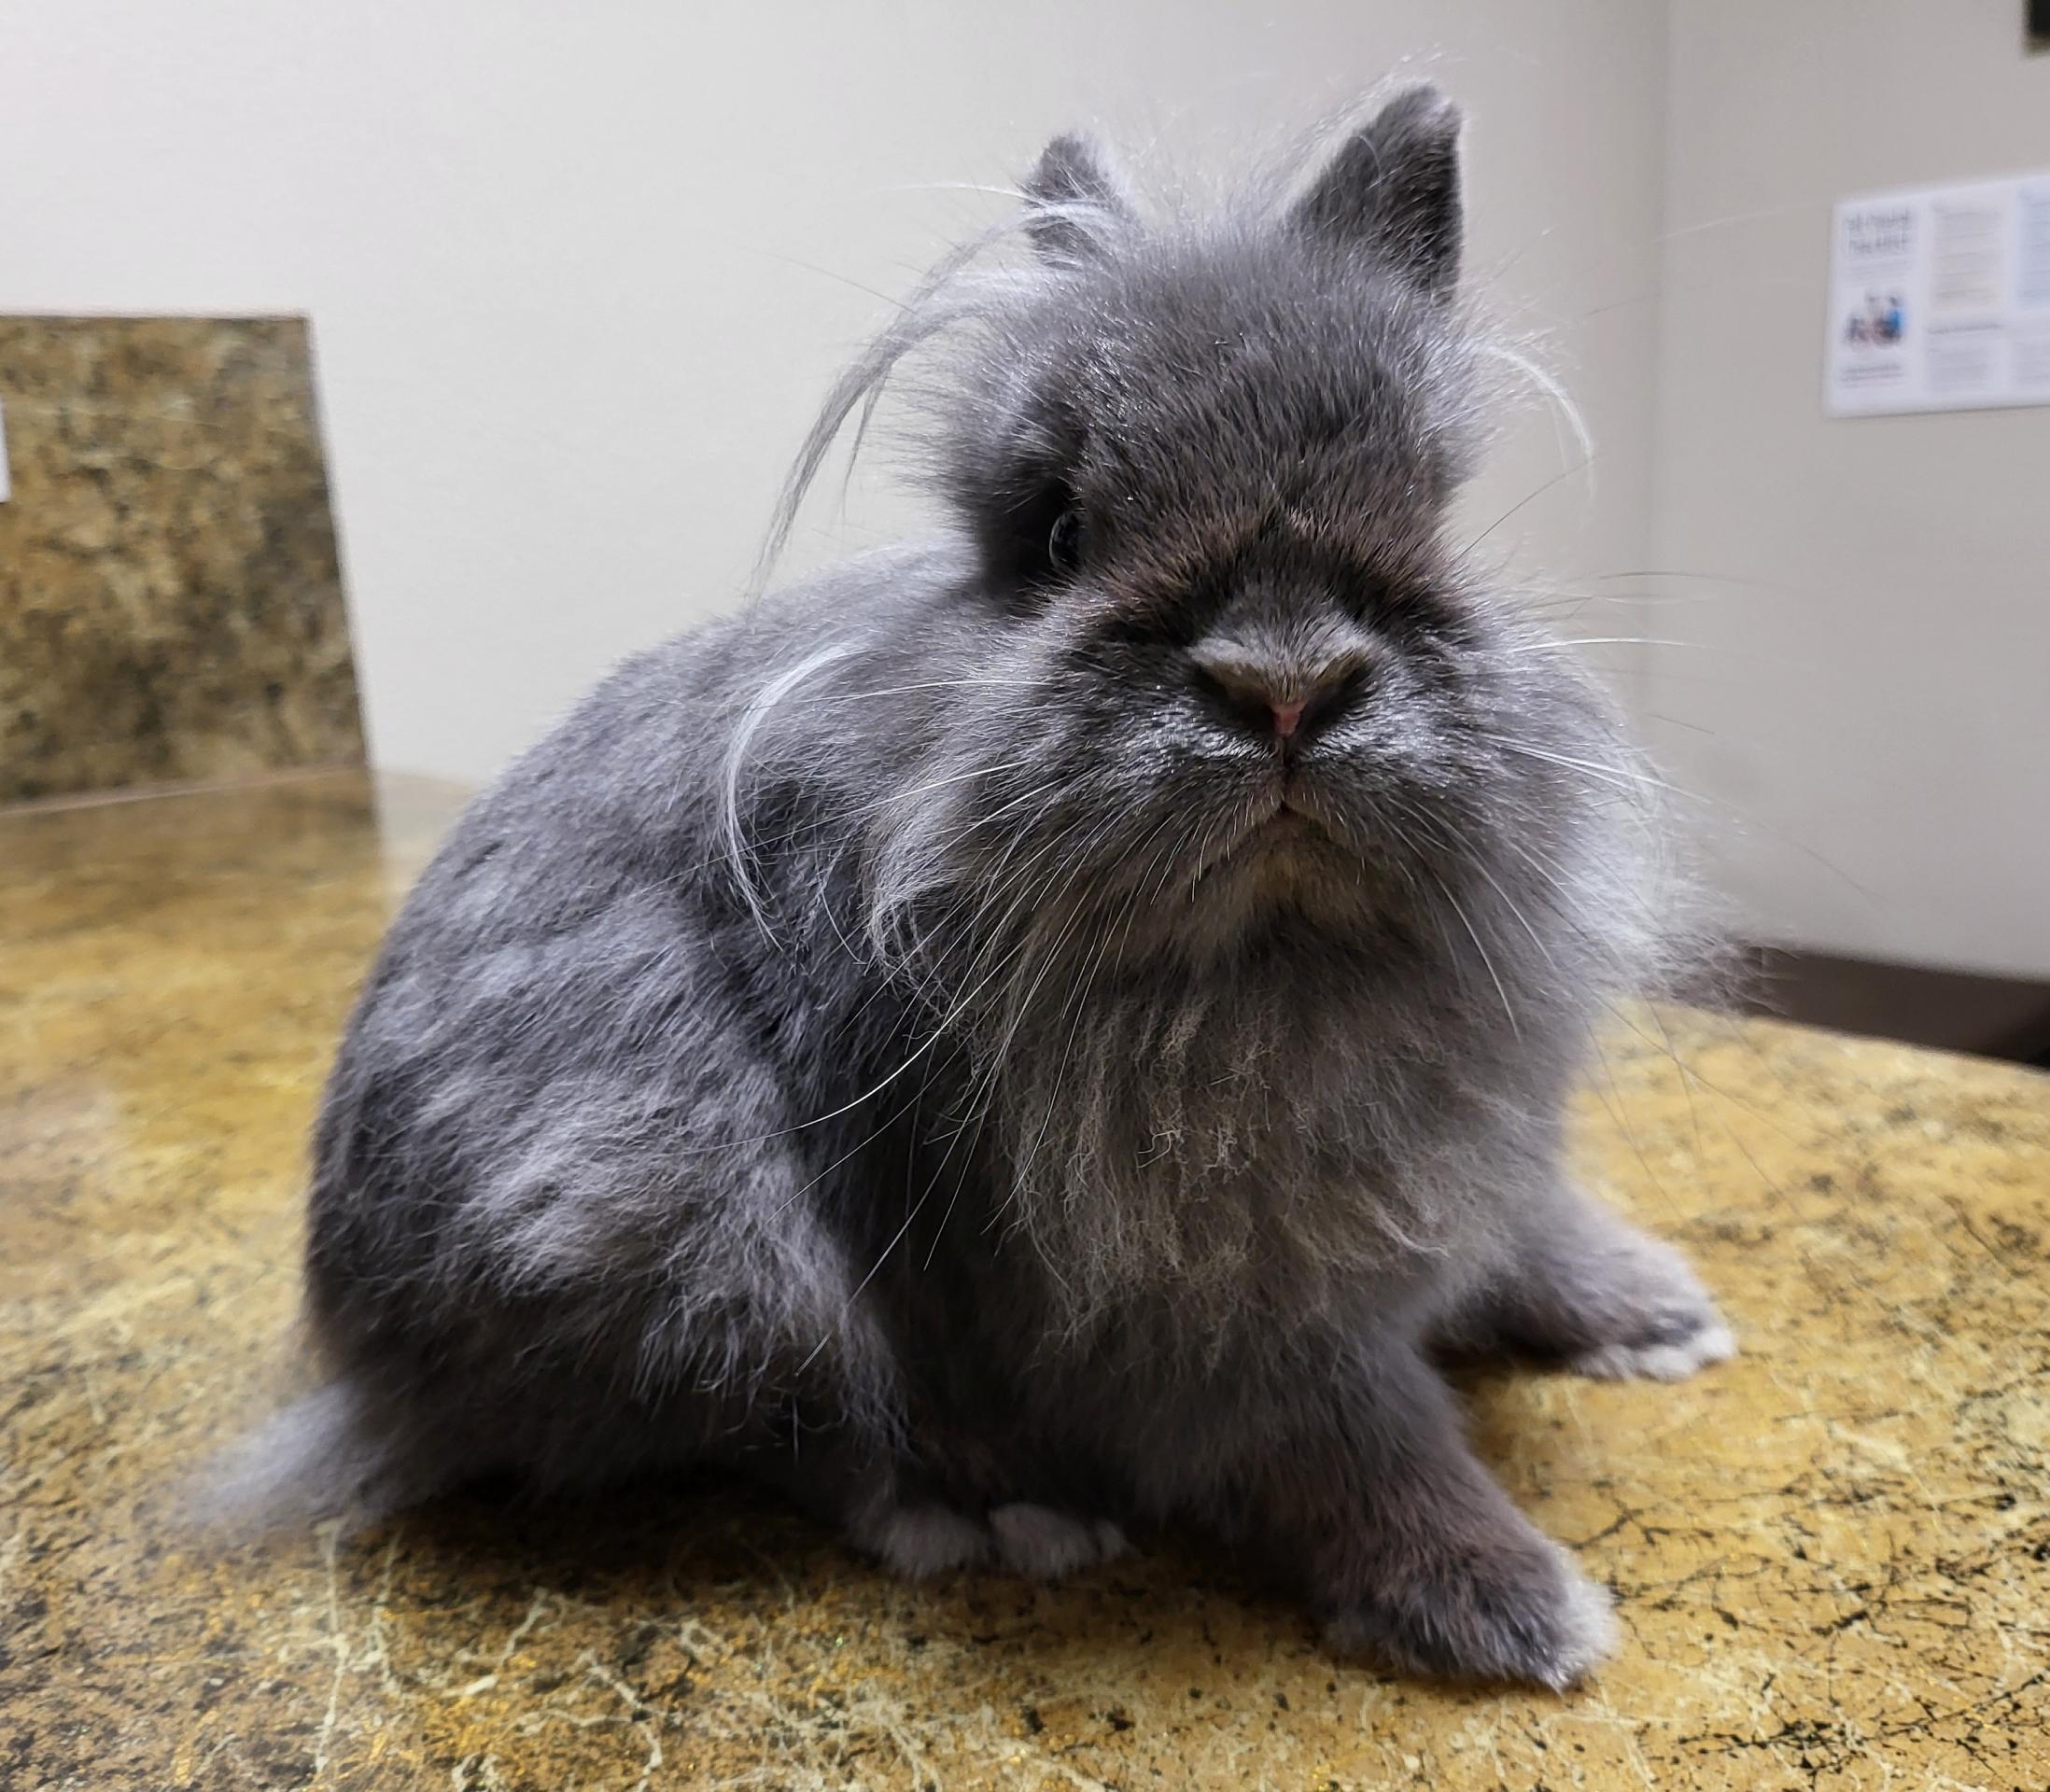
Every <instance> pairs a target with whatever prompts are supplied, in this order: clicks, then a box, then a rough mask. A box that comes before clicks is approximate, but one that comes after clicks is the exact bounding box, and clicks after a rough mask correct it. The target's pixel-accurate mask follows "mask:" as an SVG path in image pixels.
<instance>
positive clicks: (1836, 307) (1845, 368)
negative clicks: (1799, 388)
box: [1822, 172, 2050, 417]
mask: <svg viewBox="0 0 2050 1792" xmlns="http://www.w3.org/2000/svg"><path fill="white" fill-rule="evenodd" d="M1823 353H1824V361H1823V366H1824V369H1825V370H1826V371H1825V373H1824V379H1823V394H1822V402H1823V409H1824V410H1825V411H1827V412H1828V413H1829V414H1830V415H1831V416H1832V417H1856V416H1871V415H1874V414H1877V413H1884V412H1893V411H1973V410H1978V409H1980V408H1982V407H1985V406H1988V405H2011V404H2050V172H2046V173H2043V174H2040V175H2024V176H2022V177H2021V178H2019V179H2015V180H1994V181H1981V182H1977V183H1975V184H1973V185H1972V186H1969V187H1929V188H1922V189H1917V190H1915V191H1911V192H1901V193H1882V194H1877V195H1874V197H1872V198H1869V199H1850V200H1846V201H1845V202H1844V203H1842V204H1840V205H1839V206H1837V208H1836V220H1835V227H1834V236H1833V238H1832V247H1831V254H1830V318H1829V342H1828V344H1827V346H1826V347H1825V349H1824V351H1823Z"/></svg>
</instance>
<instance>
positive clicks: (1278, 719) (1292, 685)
mask: <svg viewBox="0 0 2050 1792" xmlns="http://www.w3.org/2000/svg"><path fill="white" fill-rule="evenodd" d="M1195 662H1196V677H1197V681H1198V683H1199V684H1200V685H1201V687H1202V689H1203V690H1204V691H1205V692H1206V693H1208V695H1209V696H1210V698H1211V700H1212V702H1213V704H1214V705H1215V707H1217V708H1219V709H1221V710H1222V711H1223V712H1224V713H1225V714H1226V715H1227V716H1229V718H1230V720H1231V721H1234V722H1236V723H1237V724H1238V725H1239V726H1241V727H1243V728H1245V729H1247V730H1249V731H1251V732H1253V733H1256V734H1260V735H1268V736H1270V737H1271V739H1273V740H1276V741H1278V742H1280V744H1281V745H1282V747H1283V748H1284V749H1287V750H1291V751H1292V750H1294V749H1296V748H1298V747H1299V746H1301V745H1302V743H1303V740H1304V739H1305V738H1306V737H1307V735H1309V733H1310V732H1311V730H1312V729H1313V728H1314V727H1317V726H1319V725H1321V724H1322V723H1324V722H1326V721H1329V720H1330V719H1331V718H1332V716H1334V715H1335V714H1336V713H1337V711H1338V710H1339V709H1340V708H1341V707H1343V705H1344V702H1345V699H1346V693H1347V692H1348V691H1349V690H1350V688H1351V687H1352V684H1353V682H1354V679H1355V673H1356V671H1357V670H1358V663H1357V661H1356V660H1355V659H1352V658H1347V657H1337V658H1333V659H1332V660H1330V661H1328V662H1327V663H1326V664H1323V665H1314V666H1308V667H1303V666H1280V665H1272V664H1271V663H1266V662H1260V661H1256V660H1254V659H1252V658H1251V657H1249V656H1245V655H1242V654H1239V653H1233V652H1230V651H1221V650H1220V651H1198V652H1197V654H1196V655H1195Z"/></svg>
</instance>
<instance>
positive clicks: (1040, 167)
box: [1025, 131, 1138, 266]
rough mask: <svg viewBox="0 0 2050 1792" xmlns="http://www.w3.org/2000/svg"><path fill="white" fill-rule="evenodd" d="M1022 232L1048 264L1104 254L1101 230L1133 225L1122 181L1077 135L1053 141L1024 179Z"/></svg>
mask: <svg viewBox="0 0 2050 1792" xmlns="http://www.w3.org/2000/svg"><path fill="white" fill-rule="evenodd" d="M1025 206H1026V218H1025V229H1026V231H1027V232H1028V233H1029V234H1030V235H1031V237H1032V245H1033V246H1034V247H1035V248H1037V249H1038V250H1039V252H1040V254H1042V255H1043V256H1045V257H1046V259H1048V260H1049V261H1059V262H1064V263H1066V264H1068V265H1070V266H1074V265H1078V264H1080V263H1082V262H1084V261H1088V260H1091V259H1094V258H1095V257H1097V256H1099V255H1101V254H1102V248H1103V238H1104V236H1105V234H1106V231H1105V227H1106V226H1110V227H1113V228H1115V227H1116V226H1118V225H1124V224H1130V223H1134V222H1136V221H1137V218H1138V214H1137V212H1136V211H1134V209H1133V207H1132V203H1131V201H1130V198H1129V197H1128V196H1127V195H1126V192H1125V188H1124V183H1123V182H1122V181H1120V180H1119V179H1118V178H1117V177H1116V175H1113V174H1112V173H1111V171H1110V168H1109V166H1108V164H1107V163H1106V162H1105V161H1104V160H1103V155H1102V151H1101V150H1100V149H1098V147H1096V145H1095V144H1094V143H1092V142H1091V141H1090V140H1089V139H1088V137H1086V136H1083V135H1082V134H1081V133H1079V132H1074V131H1070V132H1066V133H1063V134H1061V135H1060V136H1058V137H1056V138H1055V139H1054V140H1053V141H1052V142H1051V143H1049V144H1048V145H1047V146H1046V149H1045V150H1044V151H1043V152H1042V153H1041V155H1040V158H1039V161H1038V162H1037V163H1036V164H1035V165H1034V167H1033V169H1032V173H1031V174H1030V175H1026V177H1025Z"/></svg>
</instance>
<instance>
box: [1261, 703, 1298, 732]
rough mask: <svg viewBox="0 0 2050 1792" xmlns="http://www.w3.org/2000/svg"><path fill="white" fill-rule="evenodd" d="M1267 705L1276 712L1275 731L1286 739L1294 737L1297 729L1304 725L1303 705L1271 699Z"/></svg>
mask: <svg viewBox="0 0 2050 1792" xmlns="http://www.w3.org/2000/svg"><path fill="white" fill-rule="evenodd" d="M1267 707H1269V708H1270V709H1271V710H1272V711H1273V712H1274V732H1275V733H1276V734H1277V735H1280V736H1281V737H1282V738H1283V739H1284V740H1288V739H1291V738H1293V737H1294V735H1295V732H1296V730H1297V729H1298V728H1299V727H1300V726H1301V725H1302V711H1303V706H1302V705H1301V704H1300V703H1275V702H1273V701H1271V700H1270V701H1269V703H1268V706H1267Z"/></svg>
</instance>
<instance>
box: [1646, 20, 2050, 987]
mask: <svg viewBox="0 0 2050 1792" xmlns="http://www.w3.org/2000/svg"><path fill="white" fill-rule="evenodd" d="M2021 10H2022V9H2021V7H2020V6H2019V4H2018V3H2017V0H1676V4H1675V6H1674V7H1673V15H1672V29H1671V47H1670V54H1671V62H1670V79H1669V86H1668V94H1667V107H1668V114H1669V117H1668V137H1667V142H1668V159H1667V188H1666V221H1665V229H1666V231H1667V237H1666V246H1665V262H1664V273H1663V280H1662V291H1663V301H1662V307H1661V309H1662V329H1663V339H1662V342H1663V346H1662V366H1661V393H1660V413H1659V424H1658V430H1657V493H1658V497H1657V505H1656V510H1655V513H1654V526H1653V531H1652V553H1651V560H1650V568H1651V569H1653V570H1656V571H1659V572H1661V573H1666V574H1671V573H1679V574H1685V575H1688V576H1686V577H1661V578H1657V579H1651V580H1647V581H1642V584H1641V587H1640V588H1641V589H1642V590H1644V591H1645V592H1647V593H1649V594H1652V595H1653V598H1654V601H1649V602H1647V603H1645V604H1643V605H1641V606H1639V607H1638V608H1637V609H1636V621H1637V622H1638V623H1641V624H1642V625H1643V630H1642V632H1644V633H1646V634H1648V635H1652V636H1661V637H1675V638H1679V639H1684V640H1686V641H1687V642H1689V643H1690V645H1688V646H1685V647H1678V648H1659V649H1652V650H1649V651H1648V652H1647V655H1646V658H1645V663H1644V672H1645V678H1644V682H1643V686H1642V693H1643V705H1644V708H1645V710H1646V712H1647V719H1646V728H1647V731H1648V733H1649V734H1650V738H1651V739H1652V741H1653V743H1654V744H1655V746H1656V748H1657V749H1658V752H1659V754H1660V757H1661V758H1662V759H1663V760H1664V762H1665V763H1666V765H1667V766H1668V767H1669V768H1671V776H1672V777H1674V778H1675V780H1676V781H1677V782H1678V783H1681V784H1683V785H1687V786H1689V787H1690V788H1692V789H1693V790H1696V791H1701V792H1704V793H1706V794H1707V795H1708V796H1710V797H1712V798H1713V799H1715V800H1714V801H1713V802H1711V803H1708V804H1704V805H1695V809H1694V812H1695V813H1696V814H1697V816H1699V817H1700V818H1701V819H1703V820H1705V821H1707V822H1711V823H1713V824H1714V825H1715V827H1716V830H1717V833H1718V835H1719V837H1720V861H1721V865H1722V868H1723V874H1724V881H1725V882H1727V883H1728V884H1729V885H1730V886H1731V887H1732V888H1733V889H1735V890H1736V891H1737V892H1738V893H1739V894H1740V896H1741V897H1742V898H1743V899H1744V900H1745V902H1746V903H1747V904H1748V908H1749V910H1750V913H1751V915H1752V916H1753V917H1754V918H1755V920H1756V922H1757V923H1758V925H1759V927H1760V928H1761V930H1762V931H1764V932H1765V933H1767V934H1768V935H1770V936H1772V937H1776V938H1778V939H1781V940H1785V941H1790V942H1792V943H1795V944H1800V945H1811V946H1818V947H1823V948H1827V949H1833V950H1839V951H1844V952H1849V953H1855V954H1866V955H1874V956H1880V957H1888V958H1898V959H1912V960H1921V961H1926V962H1936V963H1946V964H1952V965H1957V966H1962V967H1965V968H1971V969H1980V970H1987V971H1993V972H2001V973H2033V974H2038V975H2046V974H2050V409H2038V410H2028V411H2009V412H1972V413H1958V414H1948V415H1936V416H1903V417H1882V418H1870V419H1861V420H1854V421H1837V422H1831V421H1826V420H1825V419H1824V418H1823V416H1822V413H1821V397H1820V384H1821V354H1822V340H1823V330H1824V316H1823V309H1824V279H1825V275H1826V272H1827V266H1828V256H1829V223H1830V207H1831V205H1832V203H1833V202H1834V201H1836V200H1837V199H1840V198H1844V197H1847V196H1849V195H1852V194H1856V193H1859V192H1863V191H1870V190H1874V189H1887V188H1889V187H1900V186H1915V185H1921V184H1926V183H1931V182H1938V181H1945V180H1951V179H1958V178H1969V177H1972V176H1976V175H1998V174H2003V173H2017V172H2021V171H2024V170H2027V169H2030V168H2046V167H2050V57H2042V56H2038V57H2033V58H2030V57H2028V56H2026V55H2025V54H2024V53H2023V49H2022V43H2021V19H2020V15H2021ZM1700 575H1714V576H1713V577H1710V578H1703V577H1701V576H1700Z"/></svg>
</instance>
